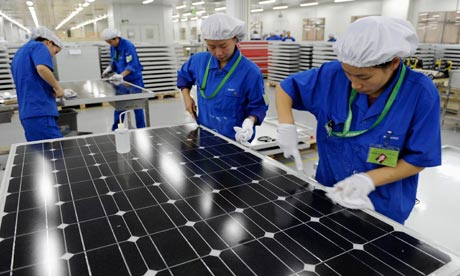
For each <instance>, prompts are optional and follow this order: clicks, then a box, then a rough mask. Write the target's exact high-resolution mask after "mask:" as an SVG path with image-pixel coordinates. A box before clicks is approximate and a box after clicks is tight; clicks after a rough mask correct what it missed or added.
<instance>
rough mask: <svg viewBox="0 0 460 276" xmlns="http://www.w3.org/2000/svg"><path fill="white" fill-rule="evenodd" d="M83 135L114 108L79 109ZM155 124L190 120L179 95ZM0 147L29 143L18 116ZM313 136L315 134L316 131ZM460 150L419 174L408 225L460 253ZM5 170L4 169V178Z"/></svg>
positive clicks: (446, 138)
mask: <svg viewBox="0 0 460 276" xmlns="http://www.w3.org/2000/svg"><path fill="white" fill-rule="evenodd" d="M274 91H275V89H274V88H273V87H268V86H267V87H266V93H267V94H268V95H269V97H270V100H271V105H270V108H269V111H268V114H267V117H276V109H275V100H274ZM77 111H78V117H77V118H78V129H79V131H85V132H93V133H103V132H109V131H110V128H111V125H112V122H113V108H112V107H111V106H108V107H89V108H86V109H77ZM294 116H295V118H296V122H298V123H301V124H303V125H307V126H310V127H312V128H313V129H314V130H315V129H316V120H315V118H314V117H313V116H312V115H311V114H309V113H306V112H299V111H294ZM150 117H151V124H152V126H154V127H157V126H168V125H178V124H184V123H189V122H192V121H193V120H192V119H191V117H190V116H188V115H187V113H186V112H185V110H184V105H183V101H182V98H181V97H177V98H165V99H164V100H156V99H155V100H150ZM0 133H1V136H0V149H5V148H8V147H9V146H10V145H11V144H13V143H21V142H25V138H24V135H23V130H22V127H21V125H20V123H19V119H18V115H17V114H15V115H14V116H13V121H12V123H9V124H0ZM313 133H314V132H313ZM442 142H443V145H452V146H456V147H459V148H460V129H459V128H458V127H455V126H448V125H446V126H445V127H444V129H443V132H442ZM302 159H303V163H304V169H305V174H306V175H307V176H311V175H312V174H313V164H314V163H316V162H317V161H318V155H317V153H316V151H313V150H309V151H305V152H303V153H302ZM6 160H7V156H6V155H0V165H4V164H5V163H6ZM279 161H280V162H282V163H284V164H285V165H287V166H290V167H294V163H293V162H292V160H290V159H282V160H279ZM459 164H460V149H459V150H455V149H452V148H450V149H447V150H445V151H444V155H443V165H442V166H439V167H435V168H428V169H425V170H424V171H423V172H422V173H421V175H420V181H419V189H418V194H417V197H418V199H419V200H420V203H419V204H417V205H416V206H415V208H414V211H413V212H412V214H411V216H410V217H409V219H408V220H407V222H406V226H407V227H409V228H411V229H413V230H415V231H416V232H419V233H420V234H421V235H422V236H424V237H425V238H428V239H430V240H432V241H434V242H435V243H438V244H440V245H441V246H443V247H445V248H448V249H450V250H452V251H454V252H456V253H457V254H458V255H460V236H459V235H458V229H459V226H460V220H459V219H458V214H460V204H459V202H460V177H459V175H458V173H457V171H458V169H459V168H460V166H459ZM2 178H3V171H1V170H0V179H2Z"/></svg>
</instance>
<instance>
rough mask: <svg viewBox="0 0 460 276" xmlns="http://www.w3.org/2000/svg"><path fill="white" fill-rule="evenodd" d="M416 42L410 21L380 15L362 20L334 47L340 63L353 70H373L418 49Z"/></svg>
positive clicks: (350, 28)
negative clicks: (373, 67) (362, 68)
mask: <svg viewBox="0 0 460 276" xmlns="http://www.w3.org/2000/svg"><path fill="white" fill-rule="evenodd" d="M417 45H418V39H417V33H416V31H415V29H414V27H413V26H412V25H411V24H410V23H409V21H406V20H403V19H399V18H390V17H383V16H369V17H364V18H361V19H359V20H357V21H355V22H354V23H352V24H351V25H350V27H348V29H347V30H346V31H345V33H344V34H343V35H341V36H339V37H338V39H337V41H336V42H335V43H334V45H333V49H334V52H335V53H336V54H337V56H338V59H339V61H341V62H343V63H346V64H348V65H351V66H355V67H372V66H375V65H379V64H382V63H385V62H388V61H391V60H392V59H393V58H394V57H401V58H404V57H407V56H410V55H411V54H413V53H415V51H416V50H417Z"/></svg>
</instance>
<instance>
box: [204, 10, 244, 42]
mask: <svg viewBox="0 0 460 276" xmlns="http://www.w3.org/2000/svg"><path fill="white" fill-rule="evenodd" d="M245 25H246V24H245V23H244V22H243V21H241V20H239V19H236V18H234V17H231V16H229V15H226V14H224V13H215V14H213V15H210V16H209V17H208V18H206V19H205V20H204V21H203V23H201V34H202V35H203V39H209V40H225V39H229V38H233V37H235V36H236V37H237V39H238V41H242V40H243V39H244V36H245V34H246V30H245Z"/></svg>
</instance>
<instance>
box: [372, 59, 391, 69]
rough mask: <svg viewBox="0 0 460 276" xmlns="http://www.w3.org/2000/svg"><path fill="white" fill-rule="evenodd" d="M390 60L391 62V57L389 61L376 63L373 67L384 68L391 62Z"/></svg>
mask: <svg viewBox="0 0 460 276" xmlns="http://www.w3.org/2000/svg"><path fill="white" fill-rule="evenodd" d="M392 62H393V59H391V60H390V61H387V62H384V63H380V64H377V65H375V66H373V67H375V68H381V69H385V68H387V67H388V66H390V64H391V63H392Z"/></svg>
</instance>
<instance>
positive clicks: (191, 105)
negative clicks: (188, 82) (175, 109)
mask: <svg viewBox="0 0 460 276" xmlns="http://www.w3.org/2000/svg"><path fill="white" fill-rule="evenodd" d="M181 92H182V97H183V98H184V105H185V110H187V111H188V113H190V115H192V117H193V118H194V119H196V111H197V107H196V104H195V100H194V99H193V98H192V96H191V95H190V88H187V87H184V88H182V89H181Z"/></svg>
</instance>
